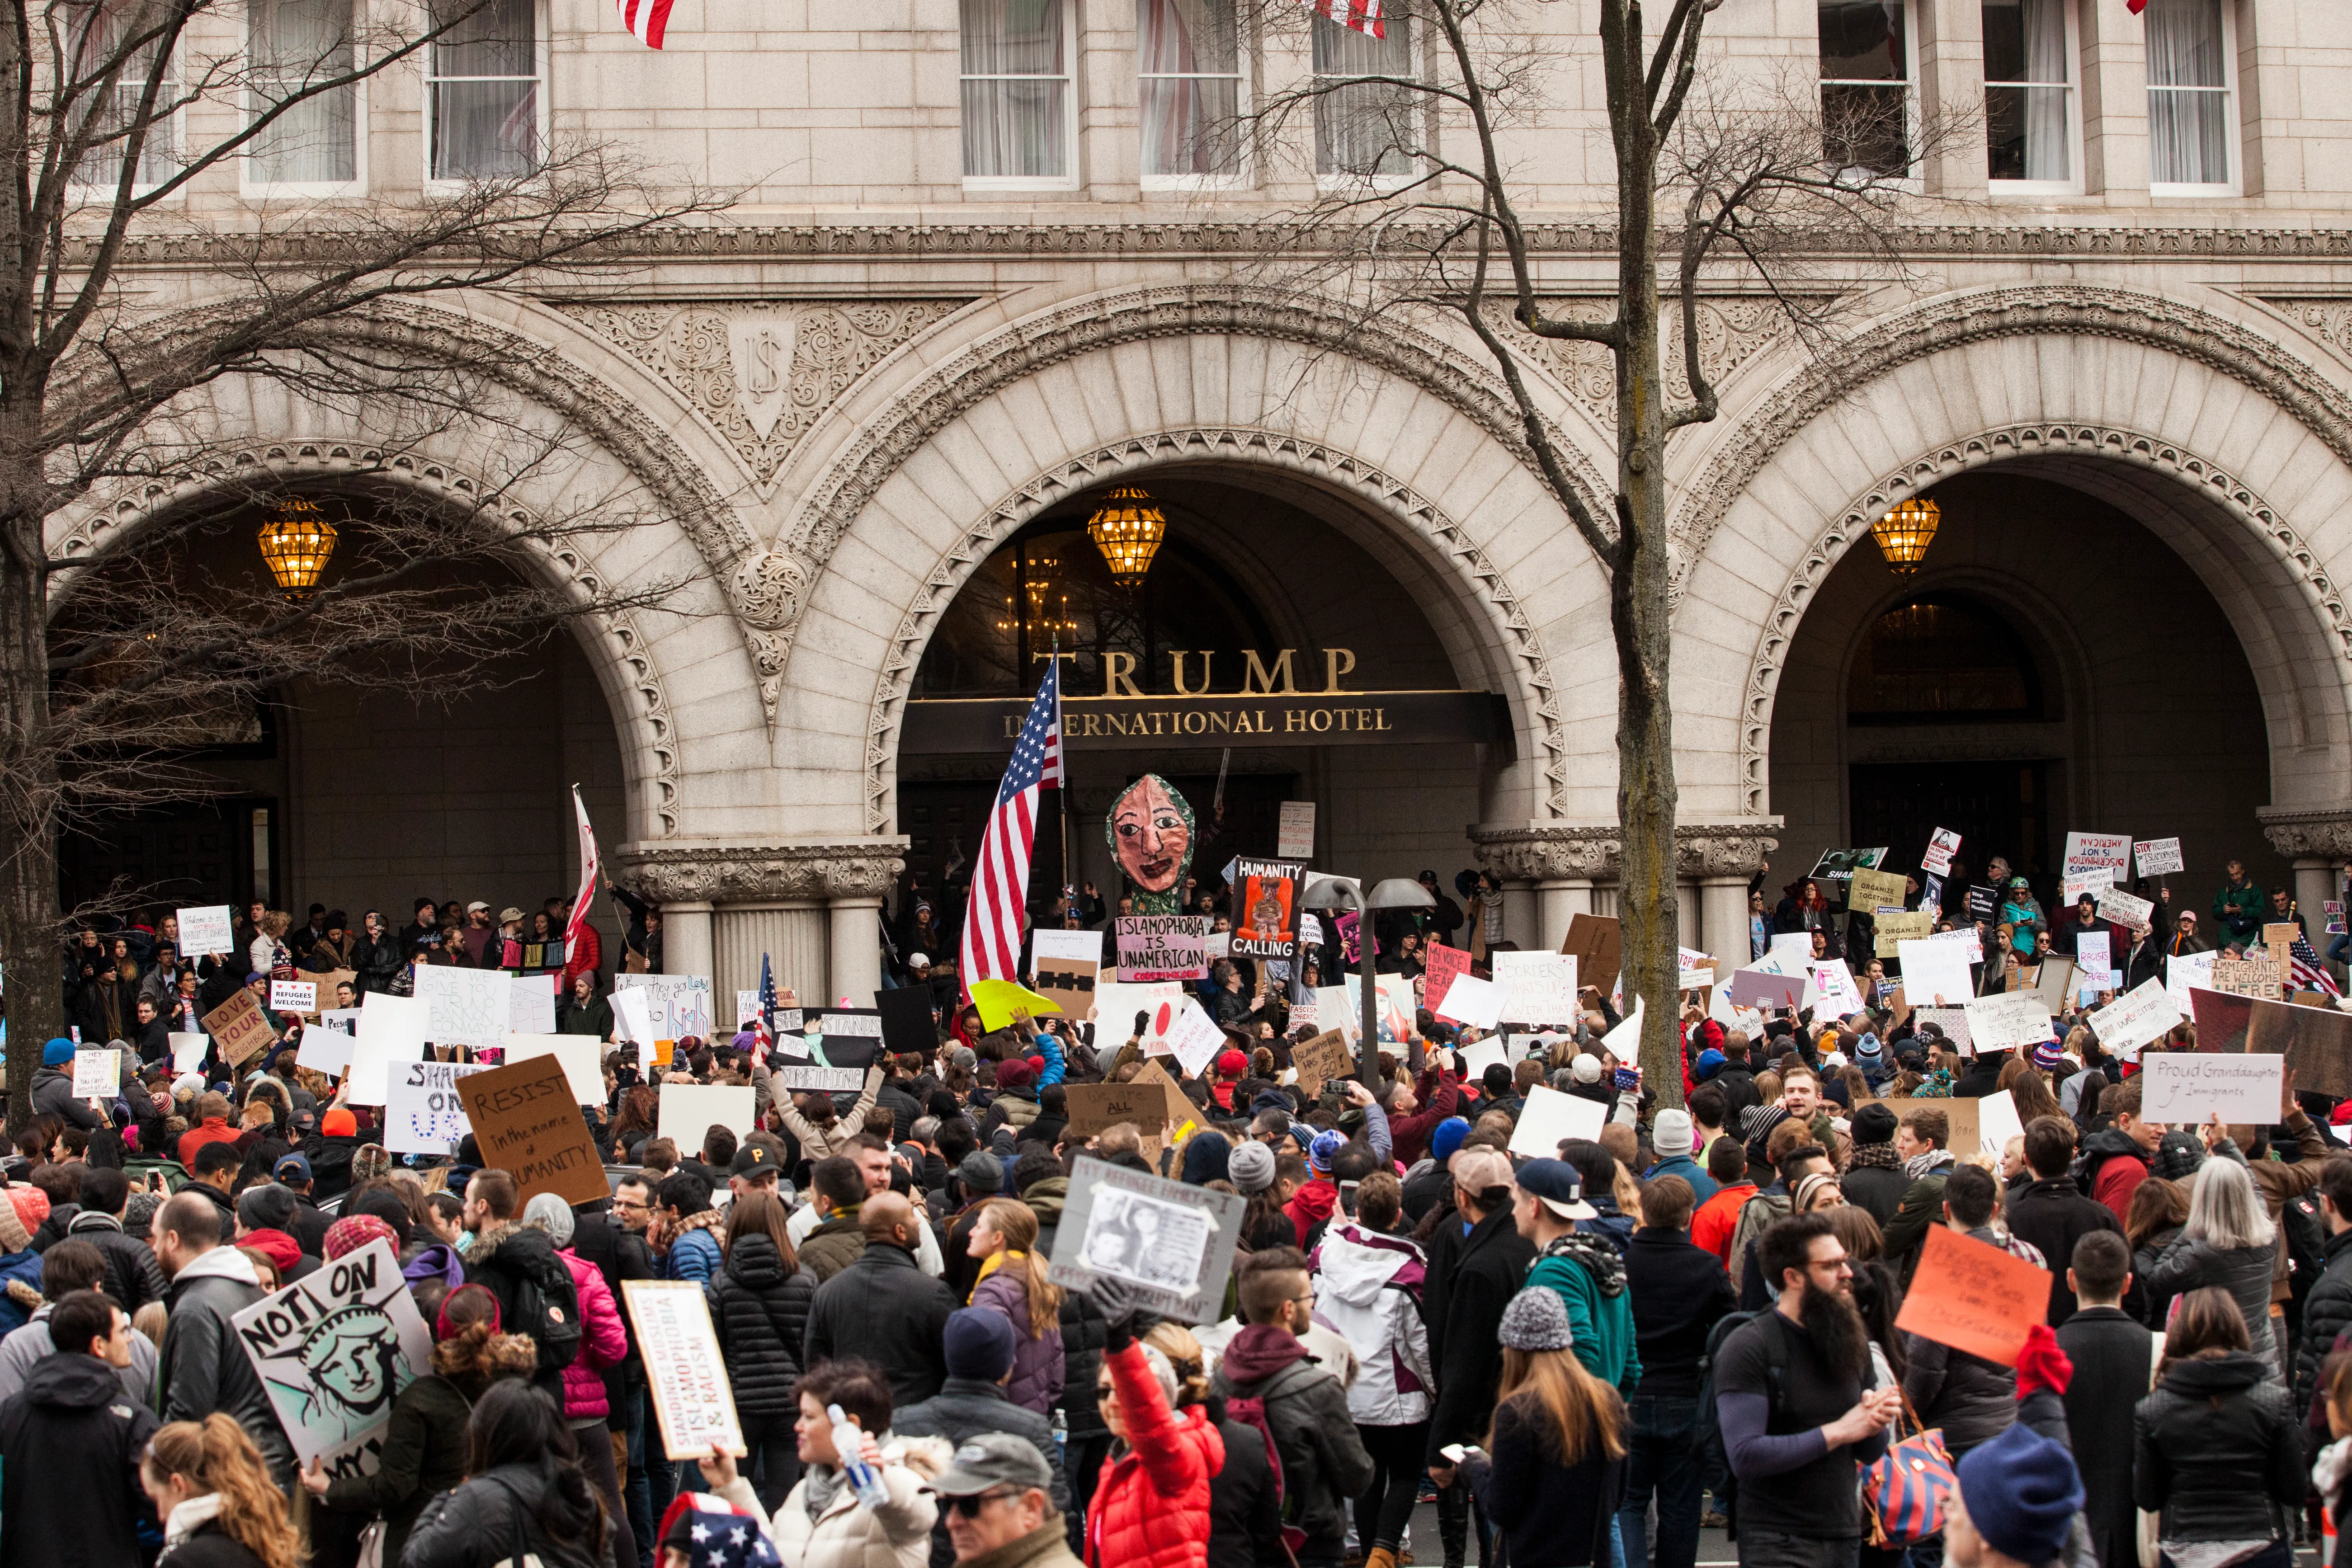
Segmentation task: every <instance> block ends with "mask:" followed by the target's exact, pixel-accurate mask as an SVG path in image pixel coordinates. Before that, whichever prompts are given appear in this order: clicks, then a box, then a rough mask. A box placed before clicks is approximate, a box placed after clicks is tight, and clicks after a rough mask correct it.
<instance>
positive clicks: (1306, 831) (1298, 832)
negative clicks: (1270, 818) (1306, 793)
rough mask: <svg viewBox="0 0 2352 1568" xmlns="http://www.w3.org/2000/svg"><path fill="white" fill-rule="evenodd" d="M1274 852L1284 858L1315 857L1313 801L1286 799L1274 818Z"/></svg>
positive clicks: (1309, 858) (1307, 858)
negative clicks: (1280, 810)
mask: <svg viewBox="0 0 2352 1568" xmlns="http://www.w3.org/2000/svg"><path fill="white" fill-rule="evenodd" d="M1274 852H1275V853H1276V855H1278V856H1280V857H1281V858H1283V859H1285V860H1312V859H1314V858H1315V803H1314V802H1313V801H1311V800H1286V801H1284V802H1283V803H1282V812H1281V815H1280V816H1278V817H1277V818H1276V826H1275V831H1274Z"/></svg>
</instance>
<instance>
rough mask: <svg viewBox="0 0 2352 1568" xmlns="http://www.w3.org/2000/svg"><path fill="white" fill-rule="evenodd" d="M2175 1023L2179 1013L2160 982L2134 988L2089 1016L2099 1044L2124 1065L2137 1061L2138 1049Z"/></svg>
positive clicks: (2160, 1035) (2160, 1036)
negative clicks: (2123, 1061)
mask: <svg viewBox="0 0 2352 1568" xmlns="http://www.w3.org/2000/svg"><path fill="white" fill-rule="evenodd" d="M2179 1022H2180V1009H2179V1006H2177V1005H2175V1004H2174V1002H2173V999H2172V993H2171V992H2170V991H2168V990H2167V989H2166V987H2165V984H2164V982H2163V981H2161V980H2148V981H2147V982H2145V983H2143V984H2139V985H2137V986H2135V987H2133V988H2132V989H2131V990H2129V991H2126V992H2125V993H2124V994H2122V995H2120V996H2118V997H2116V999H2115V1000H2114V1001H2113V1002H2111V1003H2109V1004H2108V1005H2106V1006H2105V1007H2102V1008H2100V1009H2099V1010H2098V1011H2097V1012H2095V1013H2093V1014H2092V1015H2091V1016H2090V1025H2091V1033H2093V1034H2094V1035H2096V1036H2097V1037H2099V1044H2101V1045H2102V1046H2105V1047H2106V1048H2107V1049H2108V1050H2110V1051H2113V1052H2114V1053H2115V1054H2116V1056H2117V1057H2119V1058H2122V1059H2123V1060H2125V1061H2134V1060H2137V1058H2138V1057H2139V1053H2140V1047H2143V1046H2147V1045H2149V1044H2152V1043H2153V1042H2155V1041H2157V1040H2160V1039H2162V1038H2163V1037H2165V1036H2166V1035H2167V1034H2168V1033H2169V1032H2170V1031H2171V1029H2172V1028H2173V1027H2174V1026H2176V1025H2178V1024H2179Z"/></svg>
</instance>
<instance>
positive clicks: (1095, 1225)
mask: <svg viewBox="0 0 2352 1568" xmlns="http://www.w3.org/2000/svg"><path fill="white" fill-rule="evenodd" d="M1244 1206H1245V1205H1244V1203H1243V1200H1242V1199H1241V1198H1240V1197H1239V1196H1238V1195H1236V1194H1232V1193H1213V1192H1211V1191H1209V1190H1208V1189H1207V1188H1205V1187H1190V1186H1186V1185H1185V1184H1183V1183H1181V1182H1170V1181H1163V1180H1162V1179H1160V1177H1158V1176H1147V1175H1145V1174H1144V1173H1142V1172H1140V1171H1129V1170H1127V1169H1125V1168H1123V1167H1121V1166H1118V1165H1111V1164H1106V1163H1103V1162H1102V1161H1100V1160H1087V1159H1081V1160H1080V1161H1078V1163H1077V1164H1076V1167H1075V1168H1074V1169H1073V1170H1072V1171H1071V1173H1070V1192H1069V1196H1068V1198H1067V1199H1066V1201H1065V1203H1064V1205H1063V1207H1062V1225H1061V1229H1060V1231H1059V1232H1058V1233H1057V1234H1056V1235H1055V1237H1054V1256H1053V1259H1052V1266H1051V1267H1050V1268H1048V1269H1047V1270H1046V1276H1045V1277H1046V1278H1047V1279H1051V1280H1052V1281H1053V1282H1054V1283H1055V1284H1056V1285H1061V1286H1066V1287H1068V1288H1071V1289H1079V1290H1083V1289H1086V1288H1087V1286H1089V1285H1091V1284H1093V1283H1094V1282H1095V1281H1096V1280H1097V1279H1102V1278H1105V1277H1108V1278H1110V1279H1119V1280H1123V1281H1125V1282H1126V1283H1128V1284H1129V1285H1132V1286H1134V1287H1136V1289H1137V1290H1138V1292H1139V1295H1140V1296H1141V1299H1142V1304H1143V1305H1144V1306H1145V1307H1147V1308H1149V1309H1150V1310H1152V1311H1156V1312H1158V1313H1159V1314H1160V1316H1162V1317H1166V1318H1174V1319H1176V1320H1178V1321H1181V1322H1187V1323H1209V1322H1214V1321H1216V1320H1217V1318H1218V1317H1219V1316H1220V1315H1221V1314H1222V1313H1223V1310H1224V1302H1225V1277H1226V1276H1227V1275H1228V1274H1230V1273H1231V1272H1232V1271H1233V1266H1234V1243H1235V1242H1237V1241H1238V1240H1239V1239H1240V1237H1241V1229H1242V1210H1243V1208H1244Z"/></svg>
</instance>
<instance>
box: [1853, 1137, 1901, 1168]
mask: <svg viewBox="0 0 2352 1568" xmlns="http://www.w3.org/2000/svg"><path fill="white" fill-rule="evenodd" d="M1901 1163H1903V1162H1902V1161H1901V1160H1899V1159H1897V1158H1896V1157H1895V1145H1894V1144H1892V1143H1857V1144H1855V1145H1854V1146H1853V1159H1852V1160H1850V1161H1848V1162H1847V1163H1846V1169H1848V1170H1850V1171H1891V1170H1893V1169H1895V1166H1897V1165H1900V1164H1901Z"/></svg>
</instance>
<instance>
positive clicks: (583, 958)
mask: <svg viewBox="0 0 2352 1568" xmlns="http://www.w3.org/2000/svg"><path fill="white" fill-rule="evenodd" d="M603 967H604V938H603V937H600V936H598V935H597V934H596V922H595V921H585V920H584V921H581V922H580V940H579V941H578V942H574V943H573V944H572V951H571V952H569V953H567V954H566V955H565V956H564V960H563V985H562V994H569V993H570V991H571V990H572V978H573V976H575V975H581V974H593V973H596V972H597V971H598V970H600V969H602V968H603ZM820 1000H822V998H820Z"/></svg>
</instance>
